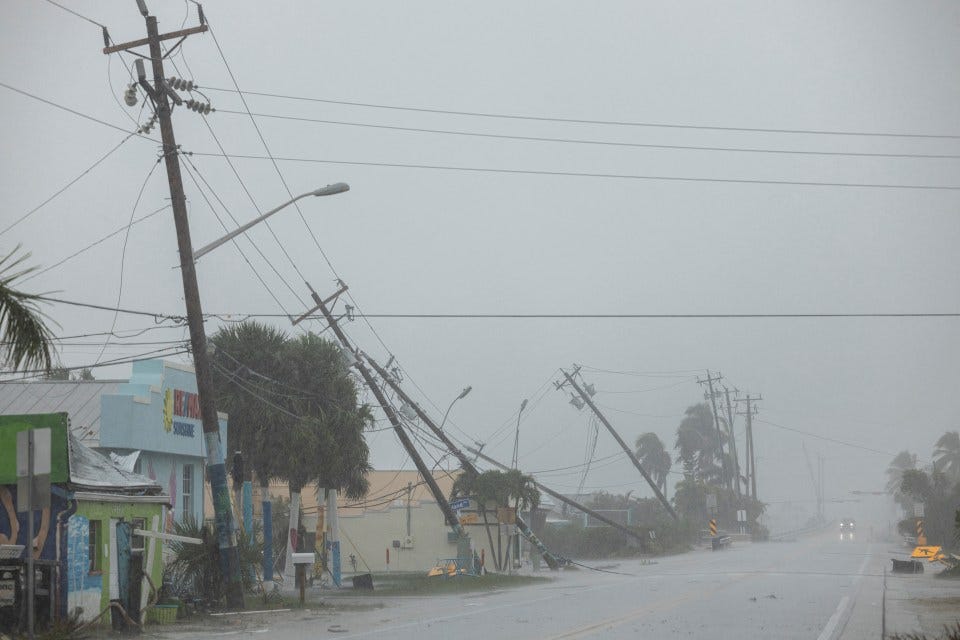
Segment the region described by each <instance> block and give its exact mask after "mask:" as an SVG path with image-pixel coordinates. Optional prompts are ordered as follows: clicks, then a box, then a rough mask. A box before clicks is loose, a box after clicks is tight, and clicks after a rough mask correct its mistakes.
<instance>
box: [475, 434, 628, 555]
mask: <svg viewBox="0 0 960 640" xmlns="http://www.w3.org/2000/svg"><path fill="white" fill-rule="evenodd" d="M467 451H469V452H470V453H472V454H474V455H475V456H477V457H478V458H482V459H483V460H486V461H487V462H489V463H490V464H492V465H493V466H495V467H499V468H500V469H503V470H504V471H507V470H508V469H509V467H507V466H506V465H505V464H501V463H499V462H497V461H496V460H494V459H493V458H491V457H490V456H488V455H485V454H483V453H480V451H478V450H477V449H474V448H472V447H467ZM533 484H534V486H535V487H536V488H537V489H539V490H540V491H543V492H544V493H545V494H547V495H548V496H551V497H553V498H556V499H557V500H559V501H560V502H562V503H564V504H568V505H570V506H571V507H573V508H574V509H576V510H578V511H581V512H583V513H585V514H587V515H588V516H590V517H592V518H596V519H597V520H599V521H600V522H603V523H606V524H608V525H610V526H611V527H613V528H615V529H619V530H620V531H622V532H624V533H625V534H627V535H628V536H632V537H634V538H636V539H637V540H640V541H641V542H645V541H646V538H645V537H644V536H643V534H641V533H640V532H639V531H637V530H635V529H631V528H630V527H626V526H624V525H622V524H621V523H619V522H617V521H616V520H611V519H610V518H608V517H606V516H605V515H603V514H602V513H599V512H597V511H594V510H593V509H591V508H590V507H585V506H583V505H582V504H580V503H579V502H577V501H576V500H571V499H570V498H568V497H567V496H565V495H563V494H562V493H557V492H556V491H554V490H553V489H550V488H548V487H545V486H543V485H542V484H540V483H539V482H537V481H536V480H534V481H533Z"/></svg>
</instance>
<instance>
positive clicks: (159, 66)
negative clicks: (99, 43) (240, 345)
mask: <svg viewBox="0 0 960 640" xmlns="http://www.w3.org/2000/svg"><path fill="white" fill-rule="evenodd" d="M137 4H138V6H139V8H140V13H141V14H142V15H143V17H144V19H145V20H146V23H147V37H146V38H145V39H141V40H136V41H133V42H128V43H126V44H122V45H118V46H116V47H109V46H108V47H107V48H106V49H104V53H107V54H109V53H111V52H113V51H124V50H127V49H130V48H134V47H138V46H141V45H144V44H148V45H149V46H150V57H149V58H147V59H148V60H150V61H151V63H152V66H153V81H154V84H153V85H151V84H150V83H149V82H147V80H146V75H145V73H144V69H143V64H142V62H143V61H142V60H141V59H137V63H138V64H137V75H138V80H139V84H140V86H141V87H143V89H144V91H145V92H146V93H147V94H148V95H149V96H150V100H151V101H152V102H153V104H154V105H155V107H156V114H155V115H156V116H157V118H158V119H159V122H160V137H161V139H162V141H163V160H164V163H165V165H166V169H167V181H168V182H169V183H170V206H171V208H172V210H173V221H174V224H175V225H176V230H177V247H178V249H179V251H180V273H181V276H182V279H183V297H184V302H185V304H186V307H187V325H188V327H189V329H190V349H191V353H192V355H193V365H194V369H195V370H196V377H197V398H198V402H199V405H200V416H201V423H202V425H203V438H204V445H205V447H206V453H207V461H206V464H207V477H208V478H209V480H210V491H211V493H212V494H213V510H214V524H215V529H216V536H217V546H218V547H219V552H220V568H221V570H222V571H223V576H224V579H225V581H226V585H225V589H224V591H225V594H226V600H227V607H228V608H229V609H243V607H244V604H243V583H242V582H241V577H240V555H239V551H238V549H237V531H236V526H235V524H234V520H233V511H232V509H231V508H230V490H229V488H228V487H227V469H226V466H225V464H224V456H223V447H224V446H225V445H226V443H224V442H221V441H220V425H219V419H218V417H217V409H216V407H215V405H214V392H213V376H212V373H211V369H210V361H209V358H208V355H207V336H206V333H205V332H204V328H203V309H202V307H201V306H200V289H199V286H198V285H197V272H196V269H195V265H194V260H193V246H192V244H191V242H190V222H189V220H188V217H187V204H186V196H185V195H184V192H183V179H182V176H181V174H180V160H179V156H178V153H179V151H178V148H177V142H176V139H175V138H174V135H173V122H172V120H171V118H170V114H171V108H170V100H173V101H174V102H175V103H176V104H178V105H179V104H182V102H183V101H182V100H181V99H180V97H179V96H178V95H177V94H176V92H175V91H174V90H173V88H172V87H171V86H170V84H169V83H168V82H167V81H166V80H165V79H164V72H163V59H164V57H165V56H164V54H163V51H162V50H161V48H160V42H161V41H163V40H168V39H171V38H177V37H181V38H186V37H187V36H188V35H190V34H191V33H202V32H203V31H206V30H207V27H206V25H205V24H202V25H201V26H199V27H194V28H192V29H187V30H184V31H179V32H175V33H168V34H165V35H160V33H159V32H158V29H157V18H156V16H151V15H149V13H148V11H147V7H146V3H145V2H144V1H143V0H137ZM200 19H201V22H203V14H202V13H201V17H200ZM105 39H106V38H105ZM135 55H140V54H135ZM141 57H144V56H141Z"/></svg>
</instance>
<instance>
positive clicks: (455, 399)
mask: <svg viewBox="0 0 960 640" xmlns="http://www.w3.org/2000/svg"><path fill="white" fill-rule="evenodd" d="M471 391H473V387H471V386H467V387H464V388H463V391H461V392H460V395H458V396H457V397H456V398H454V399H453V402H451V403H450V406H449V407H447V412H446V413H444V414H443V420H442V421H441V422H440V431H443V425H445V424H446V423H447V416H449V415H450V409H453V405H455V404H456V403H457V400H463V399H464V398H466V397H467V394H468V393H470V392H471Z"/></svg>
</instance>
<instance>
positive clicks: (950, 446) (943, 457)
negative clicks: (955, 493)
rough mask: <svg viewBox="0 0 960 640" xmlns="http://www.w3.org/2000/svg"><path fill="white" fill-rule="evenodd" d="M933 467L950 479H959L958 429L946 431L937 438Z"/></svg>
mask: <svg viewBox="0 0 960 640" xmlns="http://www.w3.org/2000/svg"><path fill="white" fill-rule="evenodd" d="M933 457H934V460H933V468H934V469H935V470H937V471H939V472H941V473H942V474H944V475H945V476H947V477H948V478H950V479H951V480H954V481H956V480H960V431H947V432H946V433H945V434H943V435H942V436H940V439H939V440H937V448H936V450H934V452H933Z"/></svg>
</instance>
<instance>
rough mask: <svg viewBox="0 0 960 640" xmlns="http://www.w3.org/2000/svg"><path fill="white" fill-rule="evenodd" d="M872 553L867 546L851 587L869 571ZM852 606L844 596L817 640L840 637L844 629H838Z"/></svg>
mask: <svg viewBox="0 0 960 640" xmlns="http://www.w3.org/2000/svg"><path fill="white" fill-rule="evenodd" d="M870 558H871V553H870V545H868V546H867V554H866V555H865V556H864V557H863V562H861V563H860V568H859V569H857V573H856V575H854V576H853V583H852V584H851V585H850V586H851V587H856V586H857V585H858V584H859V583H860V579H861V578H863V573H864V572H865V571H866V570H867V563H868V562H870ZM850 604H851V600H850V596H843V597H842V598H840V604H838V605H837V610H836V611H834V612H833V615H832V616H830V619H829V620H827V626H825V627H824V628H823V631H821V632H820V635H819V636H817V640H831V639H832V638H833V637H834V635H835V634H836V635H839V632H840V631H842V627H841V628H839V629H838V625H839V624H840V621H841V620H842V619H843V617H844V614H846V613H847V609H848V607H849V606H850Z"/></svg>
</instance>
